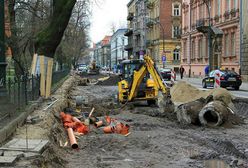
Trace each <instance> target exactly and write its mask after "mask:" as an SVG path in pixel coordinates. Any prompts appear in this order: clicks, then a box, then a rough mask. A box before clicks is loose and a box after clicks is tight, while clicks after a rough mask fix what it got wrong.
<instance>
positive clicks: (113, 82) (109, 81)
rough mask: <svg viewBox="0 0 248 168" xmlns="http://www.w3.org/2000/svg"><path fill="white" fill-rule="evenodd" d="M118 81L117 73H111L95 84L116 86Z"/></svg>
mask: <svg viewBox="0 0 248 168" xmlns="http://www.w3.org/2000/svg"><path fill="white" fill-rule="evenodd" d="M119 81H120V77H119V76H117V75H112V76H110V77H109V78H105V80H100V81H98V82H97V85H102V86H117V84H118V82H119Z"/></svg>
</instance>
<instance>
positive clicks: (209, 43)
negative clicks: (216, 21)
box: [203, 0, 213, 72]
mask: <svg viewBox="0 0 248 168" xmlns="http://www.w3.org/2000/svg"><path fill="white" fill-rule="evenodd" d="M203 2H204V3H205V4H206V6H207V8H208V64H209V72H210V71H211V70H212V69H213V67H212V38H211V31H210V30H211V18H210V9H211V2H210V0H203Z"/></svg>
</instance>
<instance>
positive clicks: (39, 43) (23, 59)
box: [5, 0, 96, 75]
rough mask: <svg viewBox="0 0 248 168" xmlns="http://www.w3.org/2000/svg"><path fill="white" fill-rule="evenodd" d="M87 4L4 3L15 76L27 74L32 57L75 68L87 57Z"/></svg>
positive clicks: (52, 0) (50, 0)
mask: <svg viewBox="0 0 248 168" xmlns="http://www.w3.org/2000/svg"><path fill="white" fill-rule="evenodd" d="M92 3H96V2H92V1H90V0H5V4H6V5H8V8H7V9H8V10H7V11H8V12H7V13H8V15H7V20H9V22H10V30H11V36H10V37H8V38H7V46H8V47H10V48H11V51H12V58H13V60H14V62H15V70H16V74H17V75H21V74H23V73H24V72H25V71H28V70H29V67H30V65H31V61H32V57H33V54H34V53H38V54H39V55H45V56H47V57H52V58H55V59H56V60H57V61H58V62H59V64H61V65H62V64H67V65H69V66H70V65H71V64H73V65H75V64H76V62H77V61H78V59H79V58H80V57H82V56H84V55H86V54H87V53H86V52H85V51H86V49H87V48H88V44H89V37H88V29H89V26H90V22H89V20H90V15H91V12H90V10H89V9H90V6H91V5H92Z"/></svg>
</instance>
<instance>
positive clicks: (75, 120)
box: [72, 117, 81, 123]
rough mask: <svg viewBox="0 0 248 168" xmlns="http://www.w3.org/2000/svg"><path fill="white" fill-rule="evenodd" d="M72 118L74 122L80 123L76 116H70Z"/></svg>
mask: <svg viewBox="0 0 248 168" xmlns="http://www.w3.org/2000/svg"><path fill="white" fill-rule="evenodd" d="M72 120H73V121H74V122H80V123H81V121H80V120H79V119H78V118H77V117H72Z"/></svg>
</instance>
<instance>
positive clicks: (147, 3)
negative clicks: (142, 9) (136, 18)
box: [146, 0, 154, 9]
mask: <svg viewBox="0 0 248 168" xmlns="http://www.w3.org/2000/svg"><path fill="white" fill-rule="evenodd" d="M146 7H147V8H148V9H152V8H153V7H154V4H153V2H151V1H150V0H147V1H146Z"/></svg>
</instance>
